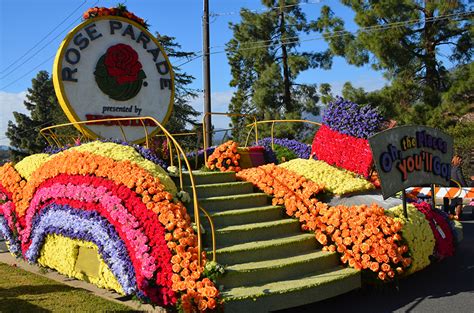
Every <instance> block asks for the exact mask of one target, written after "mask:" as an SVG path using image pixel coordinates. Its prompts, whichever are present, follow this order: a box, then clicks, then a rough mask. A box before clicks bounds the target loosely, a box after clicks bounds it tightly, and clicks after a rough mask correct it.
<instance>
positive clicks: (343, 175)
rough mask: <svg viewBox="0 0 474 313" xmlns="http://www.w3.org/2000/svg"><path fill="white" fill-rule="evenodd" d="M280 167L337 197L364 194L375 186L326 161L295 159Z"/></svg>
mask: <svg viewBox="0 0 474 313" xmlns="http://www.w3.org/2000/svg"><path fill="white" fill-rule="evenodd" d="M278 166H280V167H283V168H286V169H287V170H290V171H293V172H295V173H298V174H299V175H302V176H304V177H305V178H306V179H308V180H312V181H314V182H316V183H319V184H322V185H324V188H325V190H326V191H328V192H330V193H334V194H337V195H344V194H349V193H355V192H364V191H368V190H371V189H373V188H374V185H372V184H371V183H370V182H368V181H367V180H365V179H362V178H359V177H356V175H354V174H353V173H351V172H348V171H344V170H340V169H337V168H335V167H333V166H331V165H329V164H327V163H326V162H324V161H316V160H312V159H310V160H303V159H295V160H291V161H289V162H285V163H283V164H280V165H278Z"/></svg>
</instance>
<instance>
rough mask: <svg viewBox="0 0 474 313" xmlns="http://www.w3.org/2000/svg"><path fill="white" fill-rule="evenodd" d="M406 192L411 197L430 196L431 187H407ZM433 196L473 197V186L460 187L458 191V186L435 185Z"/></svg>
mask: <svg viewBox="0 0 474 313" xmlns="http://www.w3.org/2000/svg"><path fill="white" fill-rule="evenodd" d="M406 192H407V193H408V194H410V195H411V196H413V197H420V196H424V197H431V188H430V187H410V188H407V190H406ZM435 197H436V198H444V197H446V198H454V197H459V198H474V188H473V187H462V188H461V192H459V188H458V187H436V188H435Z"/></svg>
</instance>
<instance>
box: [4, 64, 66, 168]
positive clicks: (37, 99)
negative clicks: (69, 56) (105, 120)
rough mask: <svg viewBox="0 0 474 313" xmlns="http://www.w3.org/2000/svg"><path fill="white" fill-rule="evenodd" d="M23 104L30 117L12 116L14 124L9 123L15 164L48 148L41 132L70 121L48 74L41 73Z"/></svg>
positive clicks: (14, 113)
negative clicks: (62, 108) (59, 102)
mask: <svg viewBox="0 0 474 313" xmlns="http://www.w3.org/2000/svg"><path fill="white" fill-rule="evenodd" d="M23 103H24V105H25V107H26V108H27V109H28V111H30V116H28V115H26V114H23V113H18V112H13V116H14V118H15V122H12V121H9V122H8V129H7V132H6V135H7V137H8V138H9V139H10V145H11V146H12V147H13V149H10V154H11V157H12V159H13V160H14V161H18V160H20V159H21V158H23V157H25V156H28V155H30V154H33V153H40V152H42V151H43V150H44V148H46V147H47V146H48V142H47V141H46V140H45V139H44V138H43V137H42V136H41V134H40V132H39V131H40V130H41V129H42V128H44V127H48V126H52V125H55V124H61V123H67V118H66V116H65V115H64V113H63V111H62V110H61V108H60V106H59V104H58V100H57V98H56V94H55V93H54V87H53V81H52V79H51V77H50V76H49V74H48V72H46V71H40V72H39V73H38V74H37V75H36V77H35V78H33V79H32V87H31V88H28V93H27V95H26V100H25V101H24V102H23Z"/></svg>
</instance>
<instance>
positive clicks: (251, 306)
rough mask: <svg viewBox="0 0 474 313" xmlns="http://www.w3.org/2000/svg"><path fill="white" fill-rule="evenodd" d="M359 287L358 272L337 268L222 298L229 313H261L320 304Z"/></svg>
mask: <svg viewBox="0 0 474 313" xmlns="http://www.w3.org/2000/svg"><path fill="white" fill-rule="evenodd" d="M360 286H361V278H360V272H359V271H356V270H354V269H351V268H340V267H336V268H332V269H330V270H326V271H323V272H320V273H315V274H311V275H307V276H303V277H299V278H293V279H288V280H283V281H276V282H271V283H267V284H263V285H258V286H242V287H236V288H231V289H228V290H224V291H223V292H222V293H221V295H222V297H223V299H224V311H225V312H226V313H232V312H259V313H260V312H269V311H275V310H281V309H287V308H291V307H296V306H300V305H304V304H309V303H313V302H317V301H321V300H324V299H327V298H331V297H335V296H337V295H340V294H343V293H346V292H349V291H351V290H353V289H357V288H360ZM315 309H316V308H315Z"/></svg>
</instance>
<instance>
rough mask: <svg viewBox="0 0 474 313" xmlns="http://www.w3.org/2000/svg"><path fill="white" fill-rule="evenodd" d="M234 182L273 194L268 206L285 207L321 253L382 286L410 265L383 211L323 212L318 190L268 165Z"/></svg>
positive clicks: (397, 231)
mask: <svg viewBox="0 0 474 313" xmlns="http://www.w3.org/2000/svg"><path fill="white" fill-rule="evenodd" d="M237 177H238V178H239V179H242V180H245V181H249V182H251V183H252V184H254V185H255V186H256V187H258V188H259V189H260V190H262V191H263V192H265V193H267V194H269V195H273V196H274V198H273V200H272V203H273V204H274V205H276V204H283V205H285V208H286V213H287V214H288V215H289V216H292V217H296V218H298V219H299V221H300V223H301V228H302V229H303V230H305V231H312V232H314V233H315V236H316V239H317V240H318V241H319V242H320V243H321V244H322V245H323V250H326V251H332V252H334V251H337V252H338V253H339V254H340V255H341V256H340V258H341V261H342V262H343V263H347V264H348V265H349V266H350V267H353V268H356V269H359V270H366V272H368V273H374V275H375V277H376V278H378V279H380V280H382V281H385V280H391V279H393V278H394V277H395V276H396V275H400V274H402V273H403V272H404V271H405V269H406V268H407V267H408V266H410V264H411V259H410V258H409V257H408V253H407V252H408V247H407V246H406V245H404V244H403V241H402V237H401V235H400V230H401V227H402V224H401V223H400V222H396V221H394V220H393V219H392V218H390V217H388V216H385V214H384V209H383V208H381V207H377V206H375V205H374V206H371V207H367V206H365V205H364V206H353V207H346V206H336V207H329V206H328V205H327V204H324V203H321V202H318V201H317V199H316V196H317V194H318V193H319V192H320V191H321V190H322V186H320V185H318V184H316V183H314V182H312V181H310V180H307V179H305V178H304V177H303V176H300V175H298V174H296V173H294V172H291V171H288V170H286V169H284V168H282V167H280V166H275V165H274V164H267V165H264V166H260V167H258V168H251V169H246V170H242V171H241V172H239V173H237Z"/></svg>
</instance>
